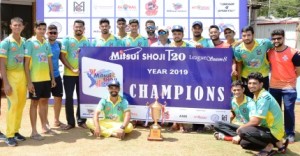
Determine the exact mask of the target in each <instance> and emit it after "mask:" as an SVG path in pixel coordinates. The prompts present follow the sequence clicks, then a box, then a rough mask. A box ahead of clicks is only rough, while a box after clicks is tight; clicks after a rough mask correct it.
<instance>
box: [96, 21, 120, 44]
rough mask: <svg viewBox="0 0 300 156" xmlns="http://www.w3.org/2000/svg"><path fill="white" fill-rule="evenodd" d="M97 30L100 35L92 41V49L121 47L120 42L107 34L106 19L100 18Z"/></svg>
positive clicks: (107, 25)
mask: <svg viewBox="0 0 300 156" xmlns="http://www.w3.org/2000/svg"><path fill="white" fill-rule="evenodd" d="M99 28H100V30H101V34H100V36H99V37H96V39H95V40H94V41H93V43H92V46H93V47H119V46H121V44H122V43H121V40H120V39H118V38H117V37H116V36H114V35H113V34H111V33H110V32H109V29H110V25H109V20H108V19H107V18H102V19H101V20H100V21H99Z"/></svg>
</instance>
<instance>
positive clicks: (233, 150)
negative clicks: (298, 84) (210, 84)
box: [0, 98, 300, 156]
mask: <svg viewBox="0 0 300 156" xmlns="http://www.w3.org/2000/svg"><path fill="white" fill-rule="evenodd" d="M29 106H30V103H29V100H27V104H26V107H25V109H24V112H23V120H22V128H21V130H20V133H21V134H22V135H24V136H26V137H27V140H26V141H25V142H19V146H17V147H8V146H7V145H6V144H5V143H4V142H3V141H2V142H0V155H1V156H8V155H9V156H14V155H22V156H26V155H30V156H34V155H38V156H44V155H55V156H61V155H62V156H65V155H66V156H67V155H72V156H77V155H78V156H79V155H80V156H81V155H88V156H93V155H122V156H123V155H135V156H139V155H143V156H144V155H163V156H165V155H166V156H167V155H170V156H173V155H199V156H202V155H203V156H222V155H223V156H227V155H228V156H243V155H245V156H247V155H252V154H253V153H252V152H251V151H247V150H243V149H242V148H241V147H240V146H238V145H234V144H232V143H230V142H225V141H217V140H215V139H214V137H213V136H212V134H211V133H204V134H199V133H184V134H182V133H179V132H174V133H169V132H166V131H165V130H163V136H164V138H165V139H164V141H162V142H154V141H152V142H151V141H147V135H148V133H149V130H148V129H145V128H136V129H134V131H133V132H132V133H131V134H129V135H127V136H126V138H125V140H123V141H120V140H118V139H116V138H101V139H96V138H94V137H93V136H91V134H90V132H89V130H87V129H82V128H77V127H76V128H74V129H71V130H69V131H61V130H59V129H54V131H55V132H57V133H58V134H57V135H54V136H52V135H44V136H45V140H43V141H35V140H31V139H30V138H28V137H29V136H30V133H31V126H30V120H29ZM6 109H7V105H6V99H5V98H3V99H2V108H1V112H2V114H1V116H0V123H2V124H0V130H1V131H2V132H4V133H5V129H6V120H5V112H6ZM53 115H54V113H53V107H52V106H49V115H48V118H49V121H50V123H51V125H52V123H53ZM65 119H66V118H65V109H64V107H63V109H62V112H61V121H62V122H64V123H66V120H65ZM39 121H40V120H39V119H38V131H39V132H41V126H40V122H39ZM296 131H297V134H296V142H295V143H294V144H290V145H289V148H288V152H287V154H285V155H286V156H288V155H290V156H297V155H299V156H300V134H299V133H300V105H299V104H298V105H296Z"/></svg>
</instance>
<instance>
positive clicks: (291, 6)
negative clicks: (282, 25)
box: [258, 0, 300, 18]
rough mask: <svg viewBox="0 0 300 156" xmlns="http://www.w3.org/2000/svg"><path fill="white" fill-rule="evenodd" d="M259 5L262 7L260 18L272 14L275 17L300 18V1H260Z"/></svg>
mask: <svg viewBox="0 0 300 156" xmlns="http://www.w3.org/2000/svg"><path fill="white" fill-rule="evenodd" d="M258 3H259V4H261V5H262V7H261V8H260V9H259V11H258V16H268V13H270V15H273V16H275V17H278V18H284V17H298V16H299V15H298V14H299V13H300V0H258ZM269 4H270V8H269ZM269 9H270V10H269Z"/></svg>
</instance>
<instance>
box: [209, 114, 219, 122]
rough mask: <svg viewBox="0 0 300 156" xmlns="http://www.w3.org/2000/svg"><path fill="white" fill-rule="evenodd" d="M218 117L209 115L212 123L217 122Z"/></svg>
mask: <svg viewBox="0 0 300 156" xmlns="http://www.w3.org/2000/svg"><path fill="white" fill-rule="evenodd" d="M219 118H220V117H219V115H217V114H213V115H211V116H210V119H211V120H212V121H214V122H216V121H219Z"/></svg>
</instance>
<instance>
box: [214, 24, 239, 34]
mask: <svg viewBox="0 0 300 156" xmlns="http://www.w3.org/2000/svg"><path fill="white" fill-rule="evenodd" d="M218 26H219V28H220V32H224V29H225V28H230V29H231V30H233V31H234V30H235V27H234V25H233V24H229V23H220V24H219V25H218Z"/></svg>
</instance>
